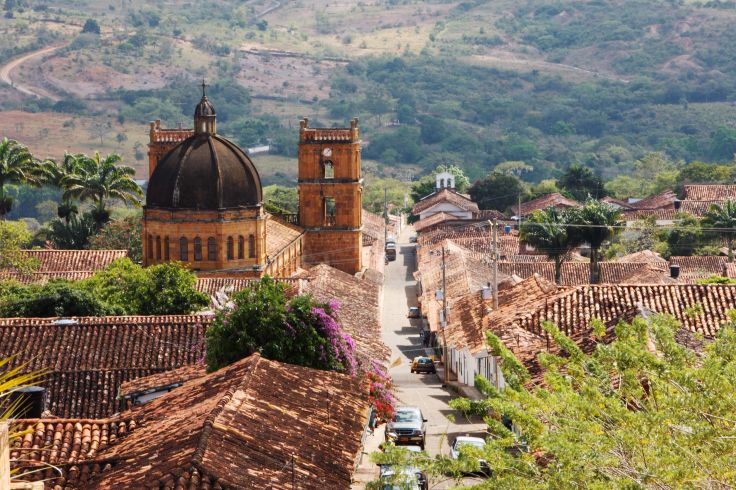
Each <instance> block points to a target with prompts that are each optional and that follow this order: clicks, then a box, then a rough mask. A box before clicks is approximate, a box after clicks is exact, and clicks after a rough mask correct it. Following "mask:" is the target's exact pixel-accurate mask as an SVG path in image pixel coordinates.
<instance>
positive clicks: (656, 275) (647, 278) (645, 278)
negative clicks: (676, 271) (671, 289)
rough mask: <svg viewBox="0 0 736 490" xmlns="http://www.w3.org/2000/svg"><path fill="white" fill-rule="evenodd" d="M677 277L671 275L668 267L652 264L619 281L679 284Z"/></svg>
mask: <svg viewBox="0 0 736 490" xmlns="http://www.w3.org/2000/svg"><path fill="white" fill-rule="evenodd" d="M678 283H679V281H678V280H677V279H673V278H672V277H671V276H670V272H669V270H667V269H661V268H658V267H657V266H653V265H652V264H646V267H643V268H641V269H638V270H636V271H634V272H633V273H631V274H630V275H628V276H626V277H624V278H623V279H621V281H619V284H678Z"/></svg>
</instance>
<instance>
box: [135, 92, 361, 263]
mask: <svg viewBox="0 0 736 490" xmlns="http://www.w3.org/2000/svg"><path fill="white" fill-rule="evenodd" d="M205 87H206V86H205V85H204V84H203V86H202V99H201V100H200V102H199V104H198V105H197V107H196V109H195V112H194V129H163V128H161V122H160V121H156V122H153V123H151V129H150V143H149V145H148V148H149V153H148V155H149V172H150V179H149V183H148V189H147V193H146V205H145V206H144V214H143V262H144V265H152V264H159V263H163V262H169V261H174V260H176V261H181V262H183V263H186V264H189V265H190V267H192V269H194V270H197V271H208V272H221V273H228V274H230V273H237V274H240V275H249V276H254V277H260V276H263V275H265V274H268V275H271V276H289V275H291V274H293V273H295V272H296V271H297V270H298V269H299V268H300V267H301V266H302V265H304V264H306V265H312V264H318V263H326V264H330V265H334V266H335V267H336V268H338V269H340V270H343V271H345V272H348V273H350V274H355V273H357V272H360V271H361V270H362V268H363V265H362V255H363V250H362V236H361V235H362V219H361V216H362V213H361V210H362V180H361V161H360V138H359V130H358V120H357V119H354V120H353V121H352V122H351V125H350V128H344V129H336V128H330V129H321V128H310V127H309V124H308V121H307V120H306V119H305V120H304V121H302V123H301V127H300V132H299V134H300V139H299V197H300V207H299V209H300V212H299V216H298V217H297V216H291V217H277V216H273V215H270V214H269V213H267V212H266V211H265V209H264V207H263V192H262V188H261V179H260V176H259V175H258V171H257V169H256V167H255V165H254V164H253V162H252V161H251V159H250V158H249V157H248V155H247V154H246V152H244V151H243V150H242V149H241V148H239V147H238V146H237V145H236V144H235V143H233V142H231V141H229V140H227V139H226V138H223V137H222V136H220V135H218V134H217V117H216V112H215V108H214V106H213V105H212V103H211V102H210V101H209V100H208V98H207V95H206V92H205Z"/></svg>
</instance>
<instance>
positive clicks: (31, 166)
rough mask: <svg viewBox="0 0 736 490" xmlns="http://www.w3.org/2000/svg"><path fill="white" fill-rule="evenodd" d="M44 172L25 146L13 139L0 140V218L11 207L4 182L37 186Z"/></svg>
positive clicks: (10, 198)
mask: <svg viewBox="0 0 736 490" xmlns="http://www.w3.org/2000/svg"><path fill="white" fill-rule="evenodd" d="M44 177H45V176H44V172H43V170H42V167H41V165H40V164H39V162H38V161H37V160H36V159H34V158H33V155H31V152H30V151H29V150H28V148H27V147H25V146H23V145H21V144H20V143H18V142H17V141H15V140H10V139H8V138H3V140H2V141H1V142H0V218H2V219H4V218H5V215H6V214H8V213H9V212H10V210H11V209H12V208H13V200H14V199H13V198H12V197H11V196H9V195H7V194H6V193H5V184H26V185H33V186H38V185H41V184H43V182H44V180H45V179H44Z"/></svg>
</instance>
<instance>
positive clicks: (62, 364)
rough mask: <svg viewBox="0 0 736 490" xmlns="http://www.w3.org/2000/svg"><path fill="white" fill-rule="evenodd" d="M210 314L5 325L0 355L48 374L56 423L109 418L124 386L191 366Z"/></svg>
mask: <svg viewBox="0 0 736 490" xmlns="http://www.w3.org/2000/svg"><path fill="white" fill-rule="evenodd" d="M211 321H212V316H207V315H177V316H125V317H104V318H97V317H84V318H65V319H59V318H42V319H39V318H7V319H0V357H9V356H15V357H14V359H13V363H14V364H15V365H21V364H24V363H28V364H27V366H26V368H25V369H26V370H28V371H37V370H45V371H46V374H45V375H44V377H43V379H42V381H41V382H40V386H43V387H44V388H46V390H47V406H46V409H47V410H49V411H50V413H51V414H52V415H54V416H57V417H72V418H73V417H77V418H92V417H108V416H110V415H112V414H113V413H115V412H116V411H117V410H118V403H117V401H116V398H117V395H118V389H119V388H120V386H121V385H122V384H123V383H124V382H126V381H130V380H132V379H136V378H140V377H143V376H149V375H151V374H156V373H161V372H165V371H170V370H172V369H175V368H178V367H181V366H185V365H189V364H193V363H195V362H196V361H197V360H198V359H199V358H200V357H202V355H203V353H204V332H205V328H206V326H207V325H208V324H209V323H210V322H211Z"/></svg>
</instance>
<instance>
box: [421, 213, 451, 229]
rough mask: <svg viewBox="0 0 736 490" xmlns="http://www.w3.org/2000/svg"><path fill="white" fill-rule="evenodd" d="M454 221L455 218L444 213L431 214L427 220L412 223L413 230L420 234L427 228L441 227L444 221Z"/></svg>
mask: <svg viewBox="0 0 736 490" xmlns="http://www.w3.org/2000/svg"><path fill="white" fill-rule="evenodd" d="M454 219H457V217H456V216H453V215H451V214H448V213H444V212H442V213H437V214H433V215H432V216H430V217H429V218H424V219H420V220H419V221H417V222H416V223H414V230H416V231H417V232H418V233H421V232H423V231H425V230H427V229H428V228H431V227H433V226H437V225H441V224H442V223H444V222H445V221H450V220H454Z"/></svg>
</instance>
